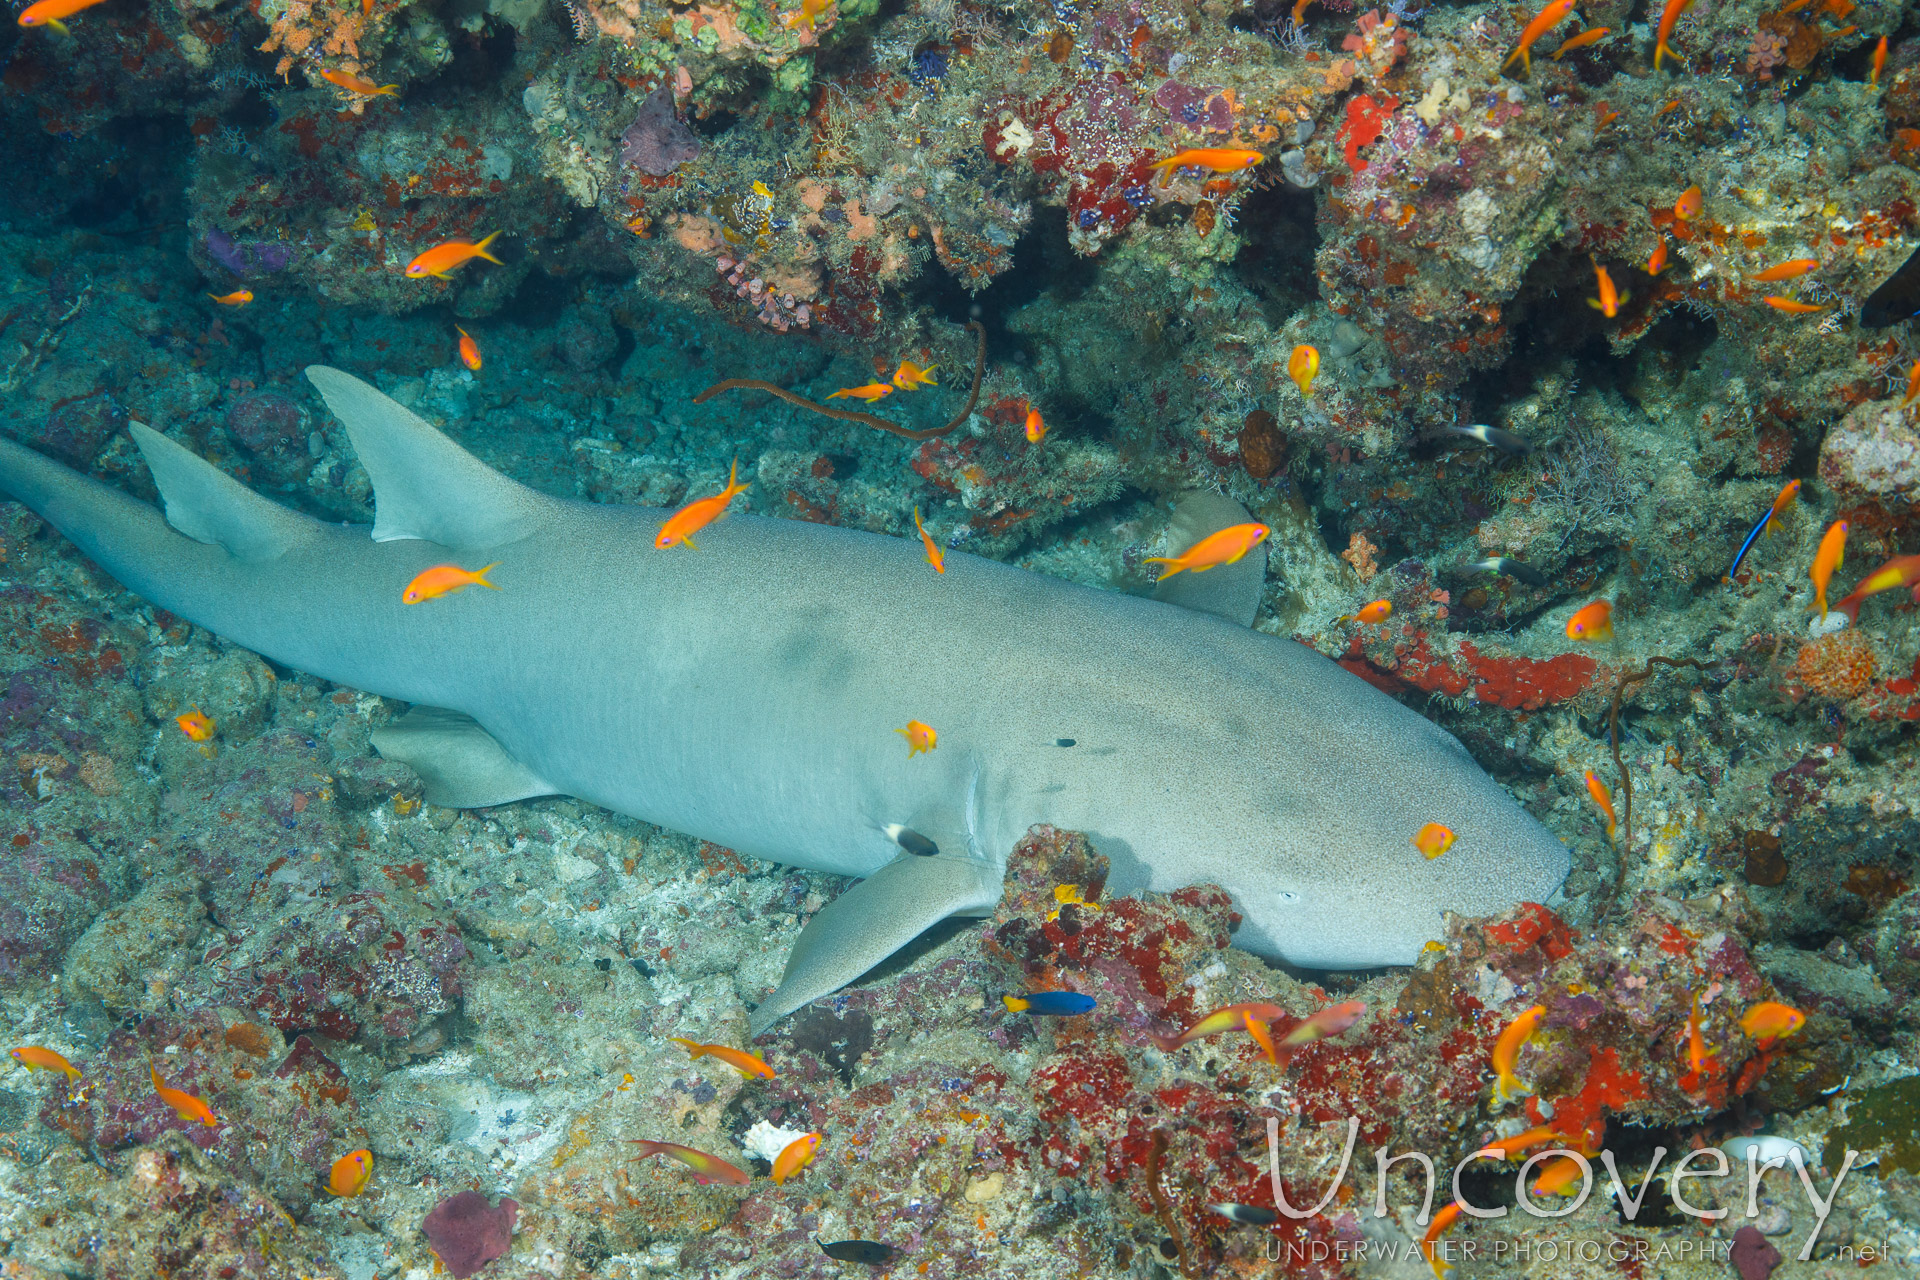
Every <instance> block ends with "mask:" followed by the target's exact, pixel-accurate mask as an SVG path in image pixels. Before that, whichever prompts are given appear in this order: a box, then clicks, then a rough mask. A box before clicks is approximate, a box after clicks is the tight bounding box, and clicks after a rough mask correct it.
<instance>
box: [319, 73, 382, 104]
mask: <svg viewBox="0 0 1920 1280" xmlns="http://www.w3.org/2000/svg"><path fill="white" fill-rule="evenodd" d="M320 78H321V79H322V80H325V81H326V82H327V83H328V84H331V85H337V86H339V87H340V88H342V89H345V90H346V91H347V92H348V93H356V94H359V95H360V96H361V97H363V98H377V97H379V96H380V95H381V94H385V95H386V96H387V97H389V98H397V97H399V96H400V86H399V85H397V84H375V83H374V82H373V81H371V80H364V79H362V78H361V77H359V76H356V75H352V74H350V73H348V72H345V71H322V72H321V73H320Z"/></svg>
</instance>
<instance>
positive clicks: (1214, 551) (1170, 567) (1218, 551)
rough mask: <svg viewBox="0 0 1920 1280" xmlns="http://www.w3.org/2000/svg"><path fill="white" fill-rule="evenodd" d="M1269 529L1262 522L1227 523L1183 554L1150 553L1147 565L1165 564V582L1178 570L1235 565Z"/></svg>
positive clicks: (1161, 577) (1162, 576)
mask: <svg viewBox="0 0 1920 1280" xmlns="http://www.w3.org/2000/svg"><path fill="white" fill-rule="evenodd" d="M1268 532H1269V530H1268V528H1267V526H1265V525H1263V524H1235V525H1228V526H1227V527H1226V528H1224V529H1222V530H1221V531H1220V532H1218V533H1215V534H1209V535H1208V536H1207V537H1204V538H1202V539H1200V541H1198V542H1196V543H1194V544H1193V546H1191V547H1189V548H1188V549H1187V553H1186V554H1185V555H1182V556H1173V557H1168V556H1148V557H1147V560H1146V563H1148V564H1164V565H1166V566H1167V569H1166V571H1165V572H1164V573H1162V574H1161V575H1160V577H1159V578H1158V579H1157V581H1160V582H1165V581H1166V580H1167V579H1168V578H1171V577H1172V576H1173V575H1174V574H1176V573H1181V572H1183V571H1186V570H1189V569H1190V570H1192V571H1193V572H1194V573H1205V572H1206V571H1207V570H1209V569H1211V568H1214V567H1215V566H1216V565H1223V564H1234V563H1236V562H1237V561H1238V560H1239V559H1240V558H1241V557H1242V556H1244V555H1246V554H1247V552H1249V551H1251V550H1253V549H1254V548H1255V547H1257V546H1259V545H1260V541H1261V539H1263V538H1265V537H1266V536H1267V534H1268Z"/></svg>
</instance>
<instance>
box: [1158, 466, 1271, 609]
mask: <svg viewBox="0 0 1920 1280" xmlns="http://www.w3.org/2000/svg"><path fill="white" fill-rule="evenodd" d="M1252 519H1253V517H1252V516H1250V515H1248V514H1247V509H1246V508H1245V507H1243V506H1241V505H1240V504H1239V503H1237V502H1235V501H1234V500H1233V499H1232V498H1229V497H1227V496H1226V495H1225V494H1224V493H1212V492H1209V491H1206V490H1199V491H1196V492H1194V493H1190V494H1188V495H1187V496H1186V497H1184V498H1182V499H1181V500H1180V505H1179V506H1177V507H1175V508H1174V509H1173V522H1172V523H1171V524H1170V525H1169V526H1168V527H1167V554H1168V555H1169V556H1181V555H1185V554H1186V553H1187V552H1188V551H1189V550H1190V549H1192V547H1193V546H1194V544H1195V543H1197V542H1199V541H1200V540H1201V539H1202V538H1208V537H1212V536H1213V535H1214V534H1216V533H1218V532H1220V531H1221V530H1222V529H1229V528H1232V527H1233V526H1234V525H1236V524H1246V523H1247V522H1248V521H1250V520H1252ZM1266 581H1267V544H1266V543H1265V542H1262V543H1261V544H1260V545H1259V546H1257V547H1255V548H1254V549H1253V550H1251V551H1249V552H1247V554H1246V555H1244V556H1242V557H1240V559H1239V560H1238V561H1237V562H1235V563H1233V564H1223V565H1220V566H1218V567H1216V568H1212V569H1208V570H1207V571H1206V572H1205V573H1180V574H1175V575H1174V576H1173V577H1171V578H1164V579H1162V580H1161V581H1160V584H1159V585H1158V586H1156V587H1154V589H1153V598H1154V599H1155V600H1162V601H1165V602H1166V603H1167V604H1177V605H1179V606H1181V607H1182V608H1185V609H1195V610H1198V611H1199V612H1201V613H1211V614H1214V615H1216V616H1218V617H1222V618H1225V619H1226V620H1227V621H1228V622H1237V623H1239V624H1240V625H1241V626H1243V627H1250V626H1252V625H1253V618H1254V614H1255V613H1257V612H1258V611H1259V608H1260V592H1261V589H1262V588H1263V587H1264V586H1265V585H1266Z"/></svg>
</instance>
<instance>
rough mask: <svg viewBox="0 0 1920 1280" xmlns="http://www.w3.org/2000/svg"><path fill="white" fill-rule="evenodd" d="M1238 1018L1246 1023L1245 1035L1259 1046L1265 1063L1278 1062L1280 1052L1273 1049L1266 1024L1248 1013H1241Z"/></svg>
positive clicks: (1271, 1035)
mask: <svg viewBox="0 0 1920 1280" xmlns="http://www.w3.org/2000/svg"><path fill="white" fill-rule="evenodd" d="M1240 1018H1241V1021H1243V1022H1244V1023H1246V1027H1247V1034H1248V1035H1249V1036H1252V1037H1253V1042H1254V1043H1255V1044H1257V1045H1259V1046H1260V1052H1261V1053H1263V1054H1265V1055H1266V1059H1267V1061H1268V1062H1279V1061H1280V1051H1279V1050H1278V1049H1275V1048H1274V1047H1273V1032H1272V1031H1271V1030H1269V1029H1268V1027H1267V1024H1266V1023H1265V1022H1263V1021H1261V1020H1260V1019H1259V1018H1256V1017H1254V1016H1253V1015H1252V1014H1250V1013H1243V1014H1241V1015H1240Z"/></svg>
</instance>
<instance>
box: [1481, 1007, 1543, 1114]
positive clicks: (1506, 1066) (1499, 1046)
mask: <svg viewBox="0 0 1920 1280" xmlns="http://www.w3.org/2000/svg"><path fill="white" fill-rule="evenodd" d="M1546 1016H1547V1007H1546V1006H1545V1005H1541V1004H1537V1005H1534V1006H1533V1007H1532V1008H1531V1009H1528V1010H1527V1011H1526V1012H1524V1013H1522V1014H1521V1015H1520V1016H1519V1017H1517V1018H1515V1019H1514V1020H1513V1021H1512V1022H1509V1023H1508V1024H1507V1026H1506V1030H1504V1031H1502V1032H1501V1033H1500V1038H1499V1039H1498V1040H1495V1041H1494V1042H1493V1071H1494V1076H1493V1099H1494V1101H1495V1102H1505V1101H1506V1100H1507V1099H1508V1098H1511V1097H1513V1096H1514V1095H1516V1094H1519V1093H1522V1092H1524V1091H1525V1089H1526V1086H1524V1085H1522V1084H1521V1083H1520V1080H1519V1078H1518V1077H1517V1076H1515V1075H1514V1074H1513V1064H1514V1060H1515V1059H1516V1058H1518V1057H1519V1056H1520V1048H1521V1046H1522V1045H1524V1044H1526V1042H1527V1041H1529V1040H1531V1039H1533V1033H1534V1032H1535V1031H1537V1030H1539V1028H1540V1019H1542V1018H1544V1017H1546Z"/></svg>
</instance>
